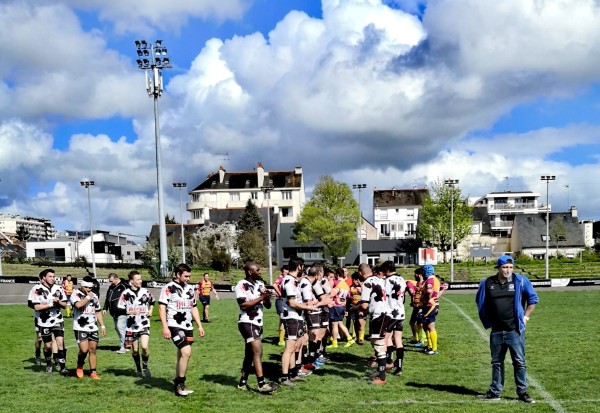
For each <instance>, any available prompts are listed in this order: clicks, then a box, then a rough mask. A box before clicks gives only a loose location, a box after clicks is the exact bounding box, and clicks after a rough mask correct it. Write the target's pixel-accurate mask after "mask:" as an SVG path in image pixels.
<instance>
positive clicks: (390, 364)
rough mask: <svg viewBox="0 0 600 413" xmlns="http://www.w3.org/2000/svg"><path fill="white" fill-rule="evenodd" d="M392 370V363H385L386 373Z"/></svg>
mask: <svg viewBox="0 0 600 413" xmlns="http://www.w3.org/2000/svg"><path fill="white" fill-rule="evenodd" d="M393 368H394V363H386V365H385V370H386V371H390V370H391V369H393Z"/></svg>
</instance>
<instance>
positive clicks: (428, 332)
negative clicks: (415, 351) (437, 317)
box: [425, 330, 431, 348]
mask: <svg viewBox="0 0 600 413" xmlns="http://www.w3.org/2000/svg"><path fill="white" fill-rule="evenodd" d="M425 337H427V347H429V348H431V331H429V330H426V331H425Z"/></svg>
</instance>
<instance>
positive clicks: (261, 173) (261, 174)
mask: <svg viewBox="0 0 600 413" xmlns="http://www.w3.org/2000/svg"><path fill="white" fill-rule="evenodd" d="M264 178H265V169H264V168H263V164H262V162H259V163H258V166H257V167H256V182H257V185H258V187H259V188H260V187H261V186H264Z"/></svg>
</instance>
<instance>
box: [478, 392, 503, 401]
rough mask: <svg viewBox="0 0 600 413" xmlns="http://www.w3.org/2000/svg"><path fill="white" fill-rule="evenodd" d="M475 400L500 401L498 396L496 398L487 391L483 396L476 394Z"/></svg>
mask: <svg viewBox="0 0 600 413" xmlns="http://www.w3.org/2000/svg"><path fill="white" fill-rule="evenodd" d="M477 398H478V399H479V400H489V401H498V400H500V396H496V395H495V394H494V393H492V392H491V391H489V390H488V391H487V392H486V393H485V394H478V395H477Z"/></svg>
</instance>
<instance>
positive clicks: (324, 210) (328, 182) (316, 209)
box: [293, 176, 360, 260]
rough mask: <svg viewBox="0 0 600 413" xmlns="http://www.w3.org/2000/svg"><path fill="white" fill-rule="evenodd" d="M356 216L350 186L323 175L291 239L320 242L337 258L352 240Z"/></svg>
mask: <svg viewBox="0 0 600 413" xmlns="http://www.w3.org/2000/svg"><path fill="white" fill-rule="evenodd" d="M359 219H360V212H359V208H358V204H357V202H356V201H355V200H354V197H353V196H352V190H351V189H350V187H349V186H348V185H347V184H345V183H343V182H337V181H335V180H334V179H333V178H332V177H331V176H324V177H322V178H321V179H320V180H319V182H317V185H316V186H315V190H314V192H313V196H312V198H311V199H310V201H309V202H308V203H307V204H306V205H305V206H304V208H303V209H302V212H300V216H299V217H298V221H297V222H296V225H295V226H294V235H293V239H294V240H295V241H297V242H299V243H301V244H309V243H311V242H318V243H322V244H323V245H324V247H325V253H326V254H327V255H329V256H331V257H332V258H333V259H334V260H337V259H338V258H339V257H343V256H345V255H346V254H347V253H348V251H350V246H351V245H352V243H354V242H356V226H357V224H358V220H359Z"/></svg>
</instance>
